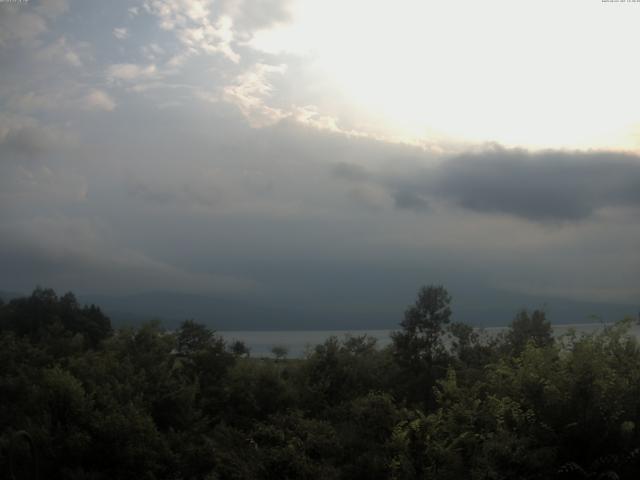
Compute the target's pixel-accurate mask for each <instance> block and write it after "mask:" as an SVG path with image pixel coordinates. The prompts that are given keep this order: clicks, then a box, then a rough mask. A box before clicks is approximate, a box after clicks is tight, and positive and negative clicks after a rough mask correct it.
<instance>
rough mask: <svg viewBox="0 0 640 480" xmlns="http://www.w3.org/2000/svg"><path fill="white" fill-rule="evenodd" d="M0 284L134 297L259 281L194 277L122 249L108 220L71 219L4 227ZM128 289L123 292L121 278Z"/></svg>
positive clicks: (245, 286) (240, 288)
mask: <svg viewBox="0 0 640 480" xmlns="http://www.w3.org/2000/svg"><path fill="white" fill-rule="evenodd" d="M0 261H1V262H2V264H3V266H4V268H3V272H2V273H0V282H2V283H3V284H6V282H8V281H9V278H12V281H11V283H12V284H13V285H19V284H22V288H31V287H32V286H33V285H32V284H31V282H32V279H33V278H39V279H40V281H43V282H47V285H52V286H54V287H56V288H65V289H67V288H75V287H76V286H77V285H81V284H82V285H84V288H85V291H91V290H94V291H96V290H102V291H105V290H106V291H112V292H113V291H120V292H127V293H131V292H132V291H135V290H136V289H135V287H133V286H134V285H144V289H151V290H171V291H176V289H177V290H178V291H191V292H193V291H199V292H208V293H237V292H246V291H248V290H252V289H254V288H255V287H256V284H255V282H252V281H248V280H246V279H243V278H240V277H235V276H232V275H217V274H209V273H192V272H187V271H185V270H183V269H181V268H178V267H175V266H173V265H171V264H169V263H167V262H164V261H161V260H157V259H154V258H151V257H150V256H148V255H146V254H144V253H142V252H140V251H137V250H135V249H131V248H128V247H126V246H122V245H119V244H118V243H117V242H116V241H115V239H114V235H113V233H112V231H111V228H110V227H109V226H108V225H107V224H105V223H104V222H99V221H95V220H90V219H83V218H74V217H68V216H61V215H58V216H54V217H48V218H45V217H36V218H33V219H29V220H22V221H19V222H14V223H5V224H0ZM123 278H127V279H128V280H127V281H128V285H127V287H125V288H122V279H123Z"/></svg>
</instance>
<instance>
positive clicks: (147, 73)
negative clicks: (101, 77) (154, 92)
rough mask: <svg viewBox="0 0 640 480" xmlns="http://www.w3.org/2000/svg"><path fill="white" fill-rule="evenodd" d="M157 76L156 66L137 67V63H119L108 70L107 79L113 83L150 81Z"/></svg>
mask: <svg viewBox="0 0 640 480" xmlns="http://www.w3.org/2000/svg"><path fill="white" fill-rule="evenodd" d="M157 75H158V69H157V68H156V66H155V65H154V64H149V65H137V64H135V63H117V64H115V65H111V66H110V67H109V68H107V77H108V79H109V80H111V81H117V80H124V81H133V80H140V79H149V78H153V77H156V76H157Z"/></svg>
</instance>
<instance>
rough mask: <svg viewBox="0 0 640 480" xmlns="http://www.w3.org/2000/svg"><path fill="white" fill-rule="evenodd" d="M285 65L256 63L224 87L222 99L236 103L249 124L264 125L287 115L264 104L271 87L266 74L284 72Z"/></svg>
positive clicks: (271, 123) (254, 125) (275, 121)
mask: <svg viewBox="0 0 640 480" xmlns="http://www.w3.org/2000/svg"><path fill="white" fill-rule="evenodd" d="M285 71H286V66H285V65H279V66H275V65H266V64H263V63H259V64H256V65H255V66H254V67H253V68H251V69H250V70H249V71H247V72H245V73H243V74H242V75H240V76H238V77H237V79H236V82H235V83H234V84H233V85H229V86H227V87H225V88H224V92H223V98H224V100H226V101H228V102H230V103H233V104H234V105H236V106H237V107H238V108H239V109H240V111H241V112H242V114H243V115H244V116H245V117H246V118H247V120H248V121H249V123H250V124H251V126H253V127H264V126H268V125H273V124H274V123H277V122H279V121H280V120H282V119H283V118H286V117H287V116H288V113H287V112H285V111H284V110H282V109H280V108H276V107H271V106H269V105H267V104H266V101H265V100H266V99H267V98H268V97H269V96H270V95H271V93H272V90H273V87H272V85H271V84H270V83H269V81H268V78H267V77H268V75H271V74H274V73H280V74H282V73H284V72H285Z"/></svg>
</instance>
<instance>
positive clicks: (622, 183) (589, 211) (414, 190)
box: [331, 146, 640, 223]
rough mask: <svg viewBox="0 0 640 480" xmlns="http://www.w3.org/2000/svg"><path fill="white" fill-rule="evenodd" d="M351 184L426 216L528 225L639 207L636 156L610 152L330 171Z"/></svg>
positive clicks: (490, 151)
mask: <svg viewBox="0 0 640 480" xmlns="http://www.w3.org/2000/svg"><path fill="white" fill-rule="evenodd" d="M331 171H332V174H333V175H335V176H337V177H338V178H341V179H343V180H347V181H350V182H360V183H362V182H368V183H371V184H378V185H382V186H384V187H385V188H386V189H387V190H388V191H389V194H390V195H391V196H392V198H393V199H394V203H395V206H396V207H397V208H399V209H410V210H414V211H422V212H426V211H427V210H428V209H427V207H428V205H429V202H430V200H433V201H438V202H439V203H442V201H444V202H446V203H448V204H452V205H455V206H457V207H461V208H462V209H464V210H467V211H471V212H476V213H481V214H504V215H510V216H513V217H517V218H520V219H523V220H527V221H533V222H541V223H558V222H567V221H583V220H587V219H589V218H591V217H593V216H594V215H596V214H597V213H598V212H599V211H601V210H604V209H607V208H618V207H622V208H638V207H640V187H639V186H640V156H638V155H635V154H632V153H624V152H615V151H569V150H566V151H565V150H544V151H528V150H524V149H508V148H504V147H501V146H492V147H490V148H485V149H481V150H474V151H470V152H468V153H463V154H459V155H455V156H448V157H447V156H441V157H440V160H439V161H438V162H437V163H433V161H431V162H430V163H424V162H423V163H422V166H420V164H412V165H409V166H407V165H404V166H403V167H402V168H398V169H397V170H396V171H393V170H387V171H385V172H378V173H374V172H371V171H369V170H365V169H364V168H363V167H361V166H358V165H352V164H347V163H343V164H338V165H334V166H333V167H331Z"/></svg>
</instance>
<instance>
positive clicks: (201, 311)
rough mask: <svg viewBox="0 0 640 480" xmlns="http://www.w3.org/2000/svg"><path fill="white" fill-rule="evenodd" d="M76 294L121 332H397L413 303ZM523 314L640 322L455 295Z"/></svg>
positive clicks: (605, 312)
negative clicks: (188, 323)
mask: <svg viewBox="0 0 640 480" xmlns="http://www.w3.org/2000/svg"><path fill="white" fill-rule="evenodd" d="M57 293H58V294H63V293H65V292H63V291H58V292H57ZM74 293H76V295H77V297H78V299H79V300H80V302H82V303H87V304H88V303H94V304H96V305H98V306H99V307H100V308H101V309H102V310H103V311H104V312H105V313H106V314H107V315H109V317H110V318H111V320H112V322H113V324H114V325H115V326H123V325H139V324H141V323H143V322H145V321H148V320H151V319H158V320H161V321H162V322H163V324H164V325H165V326H166V327H167V328H174V327H176V326H177V325H178V324H179V323H180V322H181V321H182V320H185V319H193V320H196V321H198V322H201V323H205V324H207V325H208V326H210V327H211V328H214V329H216V330H342V329H353V330H375V329H393V328H396V327H397V326H398V323H399V322H400V320H401V319H402V315H403V313H404V310H405V308H406V307H407V305H408V303H409V301H407V300H405V299H404V298H402V299H395V298H394V299H392V300H388V299H385V300H384V301H382V300H378V301H376V299H375V298H374V299H371V300H370V301H368V300H367V299H359V301H357V302H356V301H354V302H351V303H344V302H342V303H341V302H340V301H339V300H336V301H335V302H327V301H323V302H317V304H314V305H308V306H307V305H302V304H290V303H291V302H290V301H287V300H286V299H279V300H278V299H274V300H273V301H271V302H270V303H267V302H265V301H261V300H259V299H256V298H245V297H239V296H235V297H234V296H229V297H225V296H214V295H197V294H187V293H176V292H148V293H141V294H132V295H100V294H82V293H77V292H74ZM411 293H413V292H411ZM465 293H466V294H465ZM24 295H27V293H26V292H22V293H20V292H14V291H9V290H4V291H0V298H1V299H2V300H3V301H5V302H6V301H8V300H10V299H11V298H15V297H20V296H24ZM522 308H527V309H535V308H543V309H544V310H546V312H547V313H548V318H549V320H550V321H551V322H552V323H555V324H571V323H589V322H599V321H605V322H613V321H616V320H620V319H622V318H624V317H625V316H632V317H636V316H637V314H638V313H637V312H638V310H639V309H638V307H637V306H633V305H618V304H608V303H598V302H578V301H573V300H565V299H557V298H543V297H536V296H527V295H521V294H514V293H508V292H501V291H496V290H490V289H486V290H484V291H482V290H478V291H477V292H474V293H473V295H470V294H469V293H468V292H459V293H456V292H455V291H453V303H452V310H453V319H454V320H455V321H461V322H465V323H468V324H470V325H474V326H486V327H488V326H503V325H507V324H508V323H509V322H510V321H511V320H512V319H513V317H514V315H515V313H516V312H517V311H518V310H520V309H522Z"/></svg>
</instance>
